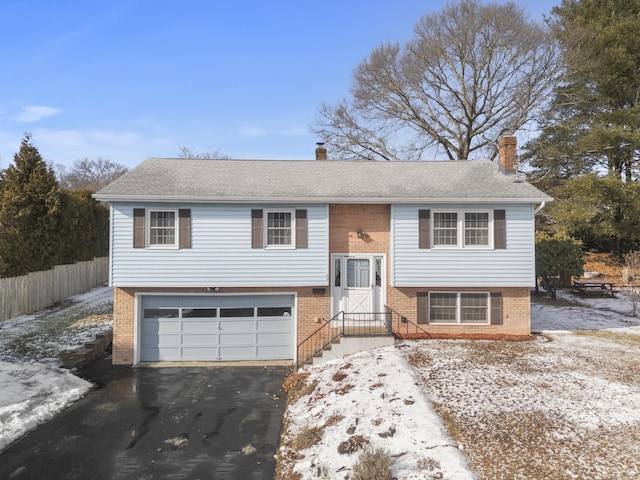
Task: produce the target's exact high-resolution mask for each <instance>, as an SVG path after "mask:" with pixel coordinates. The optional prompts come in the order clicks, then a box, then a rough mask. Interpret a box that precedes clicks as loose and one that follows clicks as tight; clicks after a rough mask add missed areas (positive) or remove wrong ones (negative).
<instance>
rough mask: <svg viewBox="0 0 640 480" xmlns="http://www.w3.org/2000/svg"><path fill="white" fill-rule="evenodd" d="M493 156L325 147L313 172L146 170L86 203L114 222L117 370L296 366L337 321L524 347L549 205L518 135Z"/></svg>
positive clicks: (223, 164) (211, 165)
mask: <svg viewBox="0 0 640 480" xmlns="http://www.w3.org/2000/svg"><path fill="white" fill-rule="evenodd" d="M498 157H499V159H498V164H496V163H494V162H491V161H488V160H487V161H404V162H375V161H335V160H327V158H326V150H325V149H324V147H323V146H322V145H321V144H320V145H319V146H318V148H317V149H316V160H315V161H314V160H301V161H286V160H282V161H271V160H200V159H197V160H196V159H167V158H150V159H148V160H146V161H144V162H143V163H141V164H140V165H139V166H137V167H136V168H134V169H133V170H131V171H130V172H129V173H127V174H126V175H124V176H122V177H121V178H119V179H118V180H116V181H114V182H113V183H111V184H110V185H108V186H107V187H105V188H104V189H102V190H101V191H99V192H98V193H97V194H96V195H95V198H97V199H98V200H102V201H106V202H109V204H110V210H111V231H110V235H111V239H110V240H111V241H110V283H111V285H112V286H113V288H114V345H113V362H114V363H116V364H137V363H139V362H147V361H177V360H178V361H217V360H258V361H260V360H274V359H277V360H290V361H292V362H295V361H300V358H299V357H300V356H301V355H305V356H306V355H307V353H304V354H303V353H301V349H300V345H301V344H303V343H305V342H306V343H309V340H308V339H309V338H315V337H314V336H315V335H316V333H315V332H317V331H318V330H322V329H324V330H333V331H334V332H335V331H337V330H336V329H337V328H338V327H339V326H340V325H341V327H340V328H342V329H343V330H342V331H341V332H342V333H344V325H345V322H346V324H348V325H352V326H353V325H359V322H369V323H372V322H373V323H375V322H382V323H383V324H384V325H385V328H386V329H387V330H388V331H390V332H391V333H392V334H394V335H395V336H396V337H405V338H407V337H414V338H425V337H474V336H476V337H483V336H485V337H486V336H491V337H501V336H528V335H530V290H531V287H532V286H534V285H535V269H534V263H535V262H534V255H535V252H534V215H535V212H536V210H537V209H539V208H541V207H542V206H543V205H544V203H545V202H547V201H549V200H551V199H550V198H549V197H548V196H547V195H545V194H544V193H542V192H540V191H539V190H537V189H536V188H534V187H533V186H532V185H530V184H528V183H526V182H523V181H521V180H519V178H518V176H517V174H516V169H517V167H516V141H515V137H512V136H508V137H504V138H502V139H501V140H500V141H499V155H498ZM341 322H342V323H341ZM312 343H315V344H317V343H318V342H317V341H314V342H312ZM320 346H321V347H322V345H320ZM314 348H315V347H314ZM303 360H305V359H303Z"/></svg>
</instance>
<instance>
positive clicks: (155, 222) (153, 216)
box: [149, 210, 177, 247]
mask: <svg viewBox="0 0 640 480" xmlns="http://www.w3.org/2000/svg"><path fill="white" fill-rule="evenodd" d="M176 238H177V235H176V212H175V210H166V211H161V210H151V211H149V245H150V246H163V247H166V246H176V245H177V243H176Z"/></svg>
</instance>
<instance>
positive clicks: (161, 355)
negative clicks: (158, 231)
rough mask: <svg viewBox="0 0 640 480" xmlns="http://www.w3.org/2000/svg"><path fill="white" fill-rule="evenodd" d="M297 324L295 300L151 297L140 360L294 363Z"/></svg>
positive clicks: (144, 305) (145, 305)
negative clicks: (277, 361)
mask: <svg viewBox="0 0 640 480" xmlns="http://www.w3.org/2000/svg"><path fill="white" fill-rule="evenodd" d="M294 321H295V312H294V297H293V295H238V296H235V295H234V296H197V295H187V296H156V295H145V296H143V297H142V301H141V322H140V326H141V327H140V361H143V362H148V361H180V360H182V361H196V360H204V361H210V360H214V361H215V360H221V361H224V360H288V359H293V351H294Z"/></svg>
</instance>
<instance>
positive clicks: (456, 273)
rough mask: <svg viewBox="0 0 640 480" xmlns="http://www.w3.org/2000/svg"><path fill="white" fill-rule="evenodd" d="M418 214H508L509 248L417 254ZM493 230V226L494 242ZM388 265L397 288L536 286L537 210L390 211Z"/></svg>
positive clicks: (513, 207)
mask: <svg viewBox="0 0 640 480" xmlns="http://www.w3.org/2000/svg"><path fill="white" fill-rule="evenodd" d="M419 210H431V212H432V214H433V212H444V211H458V212H465V211H467V212H492V211H493V210H505V211H506V212H505V213H506V235H507V238H506V245H507V248H505V249H494V248H490V247H487V246H483V247H481V248H442V247H440V248H430V249H424V248H423V249H421V248H418V244H419V226H418V217H419V215H418V211H419ZM490 217H491V215H490ZM432 229H433V227H432ZM492 229H493V225H492V224H491V222H490V226H489V232H488V235H489V237H490V238H491V237H492ZM390 260H391V262H390V263H391V272H390V273H391V277H390V282H391V284H392V285H393V286H396V287H463V286H464V287H489V286H494V287H504V286H512V287H532V286H534V285H535V245H534V206H533V205H531V204H509V205H505V204H481V205H477V207H476V208H473V207H471V206H469V205H457V204H451V205H429V204H425V205H392V207H391V259H390Z"/></svg>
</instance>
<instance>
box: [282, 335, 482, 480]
mask: <svg viewBox="0 0 640 480" xmlns="http://www.w3.org/2000/svg"><path fill="white" fill-rule="evenodd" d="M307 372H308V373H309V377H308V379H307V381H308V383H309V384H313V383H314V382H317V384H318V385H317V388H316V389H315V390H314V391H313V392H312V393H311V394H310V395H307V396H304V397H302V398H301V399H300V401H298V402H297V403H295V404H292V405H291V406H290V407H289V408H288V409H287V424H288V429H287V437H288V439H289V441H288V442H287V441H285V442H284V446H283V447H281V451H280V455H281V456H282V457H284V458H295V459H297V461H296V463H295V469H294V470H295V471H296V472H298V473H300V474H301V475H302V478H314V479H315V478H325V479H334V478H346V475H348V474H349V472H350V471H351V470H352V469H353V465H354V463H355V461H356V460H357V458H358V452H359V451H360V447H363V446H365V444H364V443H362V442H366V444H368V445H369V446H370V448H373V449H377V448H380V449H383V450H384V451H386V452H387V453H388V454H389V455H390V456H391V458H392V459H393V466H392V473H393V476H394V477H395V478H397V479H398V480H409V479H422V478H450V479H456V480H464V479H472V478H474V477H473V474H472V472H471V471H470V470H469V467H468V466H467V463H466V460H465V458H464V455H463V454H462V453H461V452H460V450H459V449H458V446H457V445H456V444H454V443H453V441H452V440H451V438H450V437H449V435H448V434H447V432H446V430H445V428H444V426H443V425H442V422H441V420H440V418H439V417H438V415H437V414H436V413H435V412H434V411H433V409H432V408H431V406H430V402H429V400H428V399H427V398H426V397H425V396H424V394H423V393H422V391H421V389H420V387H419V386H418V380H417V378H416V377H415V376H414V374H413V372H412V369H411V367H409V365H408V364H407V363H406V362H405V361H404V359H403V358H402V356H401V355H400V354H399V353H398V352H397V350H396V348H395V347H387V348H384V349H378V350H373V351H368V352H362V353H358V354H355V355H351V356H349V357H348V358H346V359H339V360H333V361H330V362H327V363H325V364H323V365H319V366H316V367H311V368H310V369H309V370H308V371H307ZM314 432H316V433H317V434H318V435H321V439H319V441H318V442H317V443H315V444H313V445H311V446H309V447H308V448H306V449H304V450H303V451H302V452H301V451H300V448H299V447H300V446H304V445H301V442H305V439H306V438H308V437H310V436H311V437H313V435H314V434H315V433H314ZM363 439H364V440H363ZM343 442H345V443H344V444H343V447H342V450H343V451H345V450H346V451H347V453H340V450H341V448H340V446H341V444H342V443H343ZM351 450H353V452H351ZM301 453H302V454H303V455H302V457H303V458H300V454H301ZM438 475H444V477H441V476H438Z"/></svg>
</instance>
